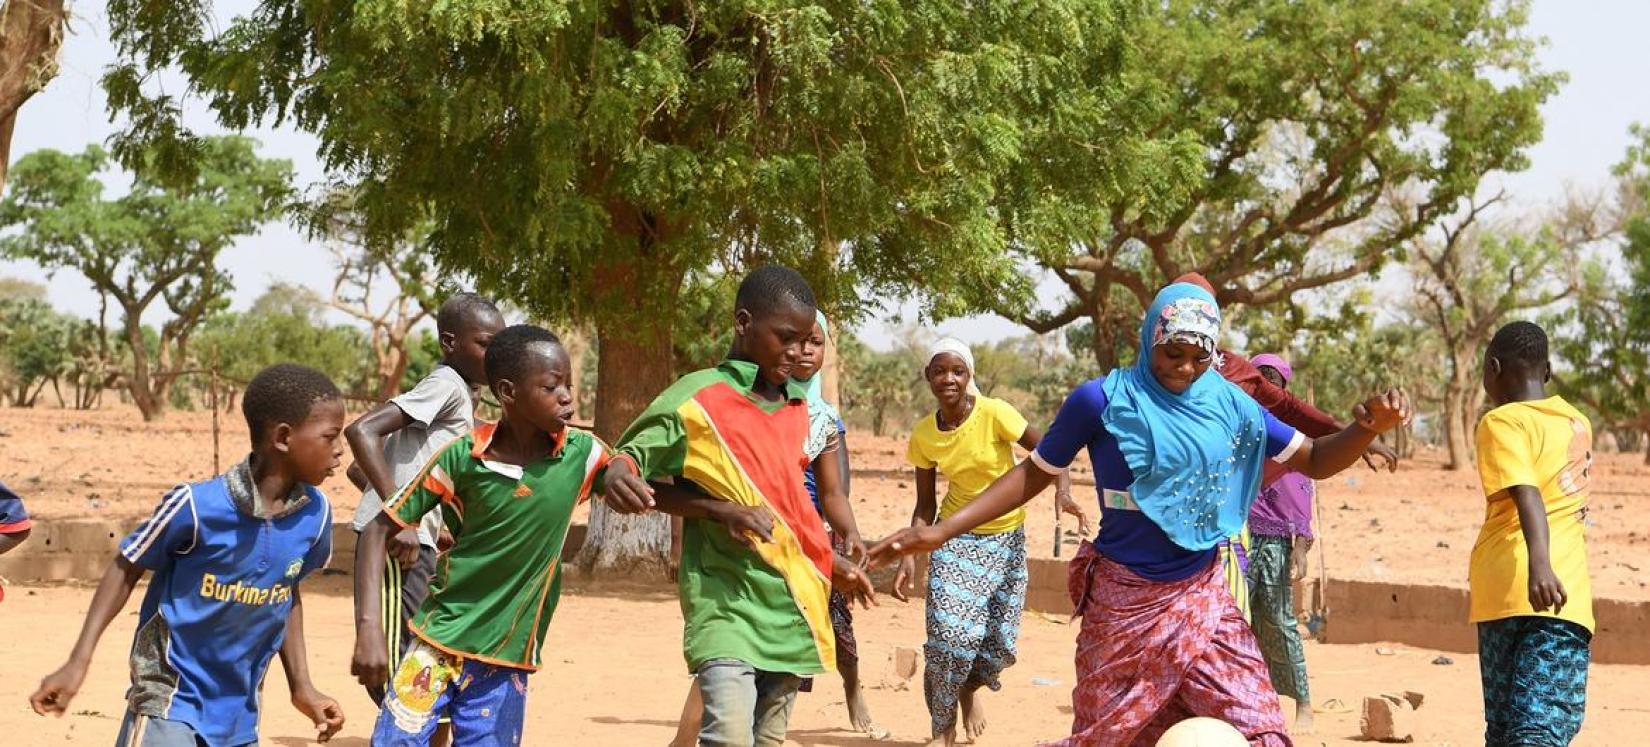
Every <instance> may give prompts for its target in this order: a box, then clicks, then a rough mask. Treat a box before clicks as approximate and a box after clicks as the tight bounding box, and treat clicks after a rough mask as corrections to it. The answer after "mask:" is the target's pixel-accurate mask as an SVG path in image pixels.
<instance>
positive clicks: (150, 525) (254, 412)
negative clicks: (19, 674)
mask: <svg viewBox="0 0 1650 747" xmlns="http://www.w3.org/2000/svg"><path fill="white" fill-rule="evenodd" d="M241 412H242V413H243V414H244V415H245V416H246V424H247V428H248V430H250V431H251V434H252V454H251V455H250V456H248V457H247V459H246V460H245V461H243V462H241V463H240V464H237V465H235V466H234V467H231V468H230V469H229V471H228V472H226V473H224V474H222V475H219V476H217V477H214V478H212V479H210V480H207V481H205V482H199V483H194V484H188V485H179V486H178V487H176V488H173V490H172V492H170V493H168V494H167V495H166V497H165V498H164V499H162V500H161V503H160V506H159V507H158V508H156V509H155V513H154V515H153V516H151V517H150V518H149V519H148V520H147V521H145V522H144V523H143V524H141V525H139V526H138V528H137V530H136V531H134V532H132V534H131V535H129V536H128V537H126V539H125V540H123V541H121V543H120V552H119V554H118V555H116V556H115V559H114V562H113V563H111V564H110V565H109V570H108V572H106V573H105V574H104V575H103V581H102V583H100V584H99V585H98V588H97V593H96V594H95V595H94V596H93V597H92V605H91V609H90V610H89V611H88V612H87V613H86V623H85V625H84V626H83V627H82V628H81V630H80V638H79V640H78V641H76V643H75V647H74V651H73V652H72V653H71V654H70V655H69V662H68V663H67V664H64V665H63V667H62V668H61V669H58V670H57V671H56V672H53V673H51V674H49V675H47V676H46V678H45V679H44V680H41V682H40V689H39V690H36V691H35V693H34V695H33V696H31V697H30V698H29V704H30V705H31V706H33V707H34V711H35V713H39V714H41V715H45V714H48V713H51V714H56V715H58V716H62V715H63V713H64V712H65V711H66V710H68V706H69V701H70V700H71V699H73V698H74V695H75V692H76V691H78V690H79V689H80V685H81V683H82V682H84V681H85V679H86V669H87V666H88V665H89V664H90V663H91V660H92V651H93V649H95V648H96V647H97V640H98V638H99V637H100V636H102V634H103V630H104V629H105V628H107V627H108V625H109V622H110V621H112V620H113V619H114V618H115V616H116V615H118V614H120V610H121V608H123V607H125V606H126V600H127V598H128V597H130V596H131V593H132V588H133V587H135V586H136V585H137V582H138V581H139V580H140V579H142V578H143V574H144V572H145V571H154V573H155V577H154V579H152V580H151V581H150V583H149V591H148V592H147V593H146V594H145V595H144V597H143V608H142V610H141V611H140V613H139V617H138V626H137V635H136V640H135V641H134V642H133V644H132V653H131V668H132V687H131V689H130V690H128V691H127V709H126V718H125V721H124V722H123V723H122V724H121V727H120V736H119V738H118V740H117V744H120V745H126V746H128V747H135V746H138V745H141V746H142V747H174V746H177V747H195V745H196V744H197V743H202V744H212V745H247V744H256V743H257V742H258V711H259V690H260V689H261V686H262V684H263V678H264V674H265V673H266V672H268V671H269V660H270V658H272V657H273V656H274V655H275V653H276V651H277V650H278V651H279V652H280V656H281V668H282V669H284V670H285V671H286V675H287V685H288V687H289V688H290V690H291V693H292V704H293V705H294V706H296V707H297V708H298V710H299V711H300V712H302V713H303V714H304V715H306V716H308V717H309V718H310V719H311V720H313V721H314V722H315V727H316V730H317V731H318V732H319V735H318V737H317V738H318V739H319V740H320V741H323V742H324V741H326V740H328V739H330V738H331V737H332V735H333V734H335V733H337V731H338V730H339V729H340V728H341V727H342V726H343V724H344V714H343V711H342V709H340V708H339V706H338V702H337V701H335V700H333V699H332V698H329V697H327V696H325V695H322V694H321V693H320V692H318V691H316V689H315V686H314V685H313V684H311V683H310V679H309V664H308V661H307V657H306V653H305V649H304V627H303V622H304V613H303V600H302V598H301V597H300V596H299V594H298V584H299V582H301V581H302V580H303V579H304V577H305V576H308V575H309V574H310V573H311V572H313V571H315V570H318V569H320V568H323V567H325V566H326V564H327V562H328V560H329V559H330V558H331V556H332V533H331V531H332V507H331V505H330V504H329V503H328V502H327V498H326V496H325V495H323V494H322V493H321V491H320V489H318V488H316V487H315V486H316V485H318V484H320V483H321V482H322V481H324V480H326V478H327V477H328V476H329V475H331V474H332V472H333V470H335V469H337V467H338V458H339V457H340V456H341V455H342V454H343V451H342V449H340V448H339V445H338V435H339V433H340V431H342V430H343V428H344V401H343V399H342V397H340V396H339V394H338V389H337V387H335V386H333V384H332V382H331V381H329V380H328V379H327V377H326V376H325V375H324V374H322V373H321V372H319V371H316V370H314V369H311V368H305V367H304V366H298V365H294V364H290V363H283V364H278V365H274V366H270V367H269V368H266V369H264V370H263V371H261V372H259V373H258V375H257V376H254V377H253V378H252V382H251V383H249V384H248V385H247V387H246V392H245V394H244V395H243V396H242V399H241Z"/></svg>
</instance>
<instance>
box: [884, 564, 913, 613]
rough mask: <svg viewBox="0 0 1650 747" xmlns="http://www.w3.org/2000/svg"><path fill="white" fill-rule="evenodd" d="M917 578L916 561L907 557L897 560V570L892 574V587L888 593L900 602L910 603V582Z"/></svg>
mask: <svg viewBox="0 0 1650 747" xmlns="http://www.w3.org/2000/svg"><path fill="white" fill-rule="evenodd" d="M916 577H917V559H916V558H913V557H911V556H909V555H907V556H905V557H903V558H900V559H899V570H897V571H895V572H894V586H893V588H891V589H889V590H888V591H889V593H890V594H893V595H894V598H895V599H898V600H900V601H901V602H909V601H911V582H912V581H913V580H914V579H916Z"/></svg>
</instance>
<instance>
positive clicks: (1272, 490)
mask: <svg viewBox="0 0 1650 747" xmlns="http://www.w3.org/2000/svg"><path fill="white" fill-rule="evenodd" d="M1316 492H1317V488H1315V487H1314V486H1313V485H1312V480H1311V478H1308V477H1307V476H1306V475H1303V474H1301V473H1299V472H1294V471H1291V472H1288V473H1285V474H1284V476H1283V477H1280V478H1278V479H1276V480H1273V481H1272V484H1270V485H1267V486H1266V487H1263V488H1261V489H1260V497H1259V498H1257V499H1256V500H1255V505H1254V507H1253V508H1250V509H1249V531H1250V532H1252V533H1254V534H1264V535H1266V536H1268V537H1306V538H1309V539H1310V538H1311V537H1312V496H1313V495H1314V494H1316Z"/></svg>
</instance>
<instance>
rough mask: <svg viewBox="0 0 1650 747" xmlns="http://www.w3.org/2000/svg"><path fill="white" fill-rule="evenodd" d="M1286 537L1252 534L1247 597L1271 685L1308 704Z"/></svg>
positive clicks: (1310, 697)
mask: <svg viewBox="0 0 1650 747" xmlns="http://www.w3.org/2000/svg"><path fill="white" fill-rule="evenodd" d="M1291 550H1292V544H1291V541H1290V539H1289V538H1288V537H1272V536H1267V535H1258V534H1257V535H1255V536H1254V539H1253V548H1252V549H1251V550H1250V553H1249V597H1250V599H1251V600H1252V602H1253V603H1252V604H1251V605H1250V611H1251V616H1252V620H1253V625H1254V631H1255V641H1256V643H1258V644H1260V652H1261V655H1262V656H1264V657H1265V658H1266V668H1267V670H1268V671H1269V672H1270V673H1271V677H1272V687H1273V688H1274V689H1276V690H1277V691H1278V694H1279V695H1283V696H1286V697H1288V698H1290V699H1292V700H1294V701H1295V702H1296V703H1298V704H1309V703H1311V702H1312V696H1311V694H1310V693H1309V691H1308V689H1307V681H1306V651H1305V650H1304V648H1303V647H1302V646H1301V635H1300V627H1299V626H1298V625H1297V624H1296V622H1295V593H1294V588H1293V578H1292V577H1291V575H1290V561H1289V554H1290V552H1291Z"/></svg>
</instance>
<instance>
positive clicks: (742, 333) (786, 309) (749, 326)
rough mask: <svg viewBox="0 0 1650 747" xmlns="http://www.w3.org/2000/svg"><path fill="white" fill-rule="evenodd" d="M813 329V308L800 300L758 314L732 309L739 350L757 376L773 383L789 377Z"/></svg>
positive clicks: (779, 384) (734, 332) (734, 331)
mask: <svg viewBox="0 0 1650 747" xmlns="http://www.w3.org/2000/svg"><path fill="white" fill-rule="evenodd" d="M813 328H814V309H813V307H812V306H804V305H802V304H800V303H788V304H781V305H780V306H779V307H778V308H776V309H774V310H772V311H770V312H768V313H766V314H764V315H762V316H761V317H756V316H753V315H752V314H751V313H750V311H748V310H746V309H739V310H737V311H735V312H733V334H734V336H735V337H737V338H738V342H739V349H740V350H741V351H742V352H743V353H744V355H745V357H747V358H749V359H750V360H751V362H753V363H755V364H756V367H757V375H758V376H760V377H761V378H762V380H763V381H766V382H768V383H769V384H771V385H773V386H784V385H785V380H786V379H789V378H790V377H791V374H792V372H794V371H795V369H796V367H797V364H798V363H799V362H801V360H802V347H803V345H804V342H805V341H806V340H807V339H808V334H809V332H811V331H812V330H813Z"/></svg>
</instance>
